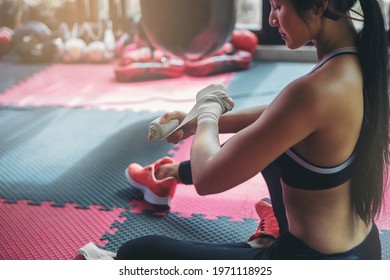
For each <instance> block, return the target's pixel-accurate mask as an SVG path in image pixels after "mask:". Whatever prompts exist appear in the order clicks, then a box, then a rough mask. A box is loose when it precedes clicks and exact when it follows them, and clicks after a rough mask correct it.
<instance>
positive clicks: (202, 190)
mask: <svg viewBox="0 0 390 280" xmlns="http://www.w3.org/2000/svg"><path fill="white" fill-rule="evenodd" d="M193 184H194V187H195V190H196V192H197V194H198V195H200V196H206V195H209V194H212V193H213V192H212V188H211V186H210V184H209V183H208V182H207V180H206V182H205V180H203V182H202V180H195V179H194V182H193Z"/></svg>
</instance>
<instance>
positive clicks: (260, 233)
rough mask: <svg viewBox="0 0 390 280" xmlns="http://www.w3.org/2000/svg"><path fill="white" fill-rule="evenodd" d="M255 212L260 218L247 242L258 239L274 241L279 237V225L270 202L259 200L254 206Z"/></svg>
mask: <svg viewBox="0 0 390 280" xmlns="http://www.w3.org/2000/svg"><path fill="white" fill-rule="evenodd" d="M255 208H256V212H257V214H258V215H259V217H260V224H259V226H258V227H257V230H256V231H255V233H254V234H252V235H251V236H250V237H249V239H248V241H251V240H253V239H255V238H259V237H268V238H274V239H276V238H277V237H278V236H279V225H278V221H277V220H276V217H275V215H274V210H273V209H272V204H271V201H270V200H269V199H267V198H265V199H262V200H260V201H259V202H257V203H256V205H255Z"/></svg>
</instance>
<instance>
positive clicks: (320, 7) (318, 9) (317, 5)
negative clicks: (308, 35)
mask: <svg viewBox="0 0 390 280" xmlns="http://www.w3.org/2000/svg"><path fill="white" fill-rule="evenodd" d="M328 7H329V0H316V1H314V5H313V12H314V15H316V16H320V17H321V16H323V15H324V13H325V11H326V10H327V9H328Z"/></svg>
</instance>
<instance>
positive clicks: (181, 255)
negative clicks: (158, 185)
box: [116, 161, 381, 260]
mask: <svg viewBox="0 0 390 280" xmlns="http://www.w3.org/2000/svg"><path fill="white" fill-rule="evenodd" d="M262 175H263V177H264V179H265V181H266V183H267V187H268V190H269V194H270V197H271V201H272V207H273V210H274V213H275V217H276V219H277V221H278V224H279V229H280V232H281V234H280V236H279V237H278V238H277V239H276V241H275V243H274V244H273V245H272V246H271V247H269V248H256V249H254V248H252V247H251V246H249V244H248V243H246V242H238V243H227V244H225V243H207V242H199V241H192V240H178V239H173V238H170V237H166V236H161V235H148V236H144V237H139V238H136V239H133V240H129V241H127V242H126V243H124V244H123V245H122V246H121V247H120V248H119V249H118V252H117V257H116V259H119V260H125V259H138V260H148V259H149V260H153V259H154V260H159V259H168V260H190V259H195V260H202V259H206V260H212V259H216V260H227V259H231V260H239V259H247V260H249V259H305V260H309V259H380V258H381V245H380V240H379V232H378V228H377V227H376V225H375V224H373V226H372V229H371V231H370V233H369V235H368V236H367V237H366V239H365V240H364V241H363V242H362V243H360V244H359V245H358V246H356V247H355V248H353V249H351V250H349V251H347V252H343V253H338V254H322V253H320V252H317V251H315V250H313V249H312V248H310V247H309V246H307V245H306V244H305V243H304V242H302V241H301V240H300V239H298V238H296V237H295V236H293V235H291V234H290V233H289V232H288V230H287V228H288V227H287V218H286V212H285V208H284V203H283V197H282V186H281V184H280V177H279V172H278V170H277V167H276V166H274V165H273V164H271V165H269V166H268V167H267V168H265V169H264V170H263V171H262ZM179 177H180V181H181V182H182V183H184V184H192V174H191V164H190V162H189V161H186V162H182V163H180V166H179Z"/></svg>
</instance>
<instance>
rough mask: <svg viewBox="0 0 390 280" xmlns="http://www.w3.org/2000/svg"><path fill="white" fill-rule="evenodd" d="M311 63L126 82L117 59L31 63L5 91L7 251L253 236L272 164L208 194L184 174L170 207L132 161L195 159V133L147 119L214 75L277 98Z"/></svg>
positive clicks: (1, 146) (240, 90) (177, 104)
mask: <svg viewBox="0 0 390 280" xmlns="http://www.w3.org/2000/svg"><path fill="white" fill-rule="evenodd" d="M6 63H9V62H7V61H6V62H4V61H2V62H1V63H0V68H1V67H4V64H6ZM19 66H20V67H23V66H22V65H19ZM19 66H18V67H19ZM311 66H312V65H311V64H299V63H298V64H295V63H255V64H254V65H253V67H252V68H251V69H250V70H248V71H244V72H238V73H230V74H224V75H217V76H212V77H205V78H190V77H182V78H179V79H169V80H159V81H148V82H145V81H144V82H137V83H125V84H122V83H115V81H114V80H113V69H112V65H63V64H56V65H40V66H35V67H36V68H34V69H32V68H29V69H30V70H29V71H30V72H28V71H27V68H28V66H26V68H25V70H26V71H27V72H25V73H24V76H23V77H20V78H15V79H14V80H13V81H12V80H10V81H9V83H8V85H7V86H6V87H4V88H3V89H1V90H2V93H1V94H0V126H1V128H2V136H1V137H0V170H1V172H0V239H1V240H3V241H2V242H0V259H61V260H62V259H79V258H80V257H78V256H77V249H78V248H80V247H81V246H83V245H85V244H86V243H87V242H90V241H91V242H94V243H95V244H96V245H99V246H101V247H104V248H106V249H109V250H116V249H117V248H118V247H119V245H120V244H121V243H122V242H124V241H126V240H128V239H130V238H134V237H137V236H140V235H143V234H150V233H161V234H168V235H170V236H173V237H178V238H190V239H198V240H205V241H216V242H218V241H221V242H224V241H226V242H230V241H243V240H246V238H247V237H248V236H249V235H250V234H252V233H253V231H254V230H255V229H256V227H257V223H258V217H257V214H256V213H255V211H254V207H253V206H254V203H255V202H256V201H258V200H259V199H260V198H262V197H265V196H267V195H268V194H267V190H266V187H265V184H264V180H263V179H262V177H261V175H258V176H255V177H254V178H253V179H251V180H249V181H248V182H246V183H244V184H242V185H241V186H239V187H237V188H236V189H233V190H231V191H228V192H226V193H223V194H218V195H215V196H208V197H199V196H198V195H197V194H196V192H195V191H194V189H193V187H192V186H184V185H179V186H178V189H177V192H176V194H175V198H174V200H173V204H172V208H171V209H170V211H167V210H163V209H157V208H155V207H153V206H151V205H150V204H148V203H146V202H145V201H144V200H143V199H142V195H141V194H140V193H139V192H138V191H135V190H134V189H132V188H131V187H129V185H128V183H127V181H126V178H125V176H124V170H125V168H126V167H127V166H128V164H129V163H131V162H138V163H140V164H141V165H146V164H149V163H150V162H153V161H154V160H156V159H158V158H160V157H162V156H166V155H169V156H172V157H173V158H174V159H175V160H177V161H182V160H187V159H188V157H189V148H190V144H191V139H188V140H186V141H183V142H181V143H179V144H177V145H172V144H168V143H165V142H163V141H161V142H160V141H151V142H148V141H147V140H146V136H147V126H148V124H149V122H150V121H151V120H153V119H154V118H156V117H157V116H159V115H161V114H162V113H163V112H165V111H170V110H183V111H187V110H189V109H190V108H191V107H192V105H193V102H194V100H195V95H196V93H197V91H199V90H200V89H201V88H203V87H205V86H207V85H208V84H210V83H223V84H225V85H226V86H227V88H228V91H229V93H230V95H231V96H232V97H233V98H234V100H235V104H236V109H239V108H244V107H249V106H252V105H253V104H258V103H268V102H270V100H272V99H273V98H274V97H275V94H276V92H277V90H279V89H281V88H282V87H283V86H284V85H285V84H287V83H288V82H289V81H291V80H292V79H294V78H295V77H297V76H299V75H301V74H304V73H305V72H307V71H308V70H309V69H310V68H311ZM28 75H30V76H29V77H28ZM4 79H7V76H6V75H4V74H3V72H2V73H1V74H0V81H2V80H4ZM229 136H230V135H224V136H221V141H222V142H223V141H225V140H226V139H228V137H229ZM386 200H387V201H390V200H389V195H388V194H387V196H386ZM226 204H229V207H226ZM389 217H390V213H389V211H388V209H386V210H385V212H384V214H383V215H382V216H381V218H380V219H379V220H378V225H379V228H380V229H381V240H382V243H383V248H384V252H383V256H384V258H386V259H390V256H389V253H390V249H389V244H390V241H389V235H390V234H389V230H390V225H389Z"/></svg>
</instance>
